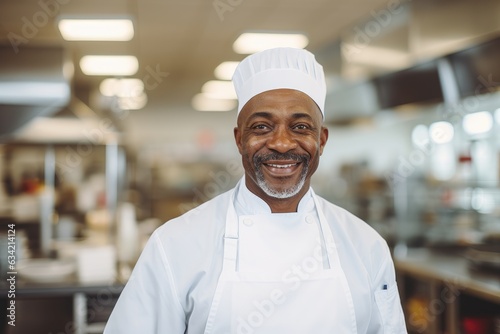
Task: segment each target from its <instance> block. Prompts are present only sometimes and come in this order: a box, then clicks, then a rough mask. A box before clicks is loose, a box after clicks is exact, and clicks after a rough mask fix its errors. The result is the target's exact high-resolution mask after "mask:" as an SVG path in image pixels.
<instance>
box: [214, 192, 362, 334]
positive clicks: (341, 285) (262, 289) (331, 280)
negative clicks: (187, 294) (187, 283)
mask: <svg viewBox="0 0 500 334" xmlns="http://www.w3.org/2000/svg"><path fill="white" fill-rule="evenodd" d="M235 194H236V191H234V192H233V194H232V196H230V203H229V208H228V212H227V216H226V227H225V235H224V259H223V267H222V273H221V275H220V277H219V281H218V284H217V288H216V291H215V295H214V298H213V301H212V305H211V308H210V312H209V316H208V320H207V324H206V327H205V331H204V333H205V334H229V333H231V334H250V333H255V334H271V333H272V334H280V333H286V334H293V333H297V334H298V333H300V334H303V333H315V334H323V333H325V334H326V333H352V334H355V333H357V330H356V317H355V313H354V305H353V299H352V296H351V292H350V289H349V286H348V283H347V279H346V276H345V274H344V271H343V270H342V267H341V265H340V261H339V256H338V253H337V249H336V246H335V242H334V239H333V235H332V232H331V229H330V227H329V226H328V223H327V222H326V219H325V217H324V215H323V213H322V212H321V209H320V206H319V205H318V200H317V198H316V195H315V194H314V193H312V197H313V199H314V205H315V208H316V211H317V217H319V226H320V229H319V230H320V231H318V229H317V231H318V233H317V236H316V240H317V241H318V245H321V246H322V247H321V246H320V247H319V251H315V252H314V253H315V254H311V252H310V251H308V252H306V253H304V254H303V255H300V259H302V260H301V261H299V262H298V263H296V264H294V265H292V266H291V267H290V268H289V270H285V271H284V270H282V269H281V270H280V269H278V270H272V269H271V270H267V269H266V270H265V271H257V272H255V271H251V272H245V270H244V269H243V270H242V271H240V270H239V268H248V267H249V266H247V265H246V263H244V261H247V260H245V259H248V258H249V257H248V256H245V257H243V258H242V256H240V255H241V254H243V253H245V254H247V255H248V254H257V253H258V252H259V251H261V247H259V246H258V245H259V243H261V242H262V240H260V238H259V237H258V234H257V235H252V234H248V233H247V234H245V236H243V235H244V234H243V233H239V226H243V225H242V224H245V225H249V222H250V223H251V222H252V221H256V222H259V224H271V223H274V224H276V223H278V224H279V223H283V224H287V221H282V222H280V221H279V220H286V219H289V217H288V216H286V215H285V216H281V215H280V214H275V215H271V214H259V215H252V216H241V217H238V216H237V214H236V211H235V208H234V196H235ZM294 218H295V219H301V220H302V221H305V222H307V223H312V220H313V219H312V216H311V215H310V214H297V215H296V216H294ZM288 223H289V222H288ZM243 227H244V226H243ZM240 234H241V235H240ZM272 237H273V238H274V239H275V240H276V244H279V247H283V248H284V249H287V248H288V249H294V250H299V251H300V249H301V244H294V245H286V244H285V245H284V244H283V242H282V241H281V239H280V235H275V236H272ZM241 245H246V247H247V249H240V248H239V247H240V246H241ZM249 245H252V246H249ZM323 254H326V259H325V258H323V257H322V255H323ZM266 256H267V255H266V254H258V256H256V257H257V258H259V259H265V257H266ZM250 267H251V266H250ZM264 267H265V264H264ZM270 268H272V267H270Z"/></svg>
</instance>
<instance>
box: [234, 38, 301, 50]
mask: <svg viewBox="0 0 500 334" xmlns="http://www.w3.org/2000/svg"><path fill="white" fill-rule="evenodd" d="M307 44H309V40H308V38H307V37H306V36H305V35H303V34H292V33H243V34H241V35H240V36H239V37H238V38H237V39H236V41H235V42H234V43H233V50H234V51H235V52H236V53H239V54H251V53H255V52H259V51H262V50H266V49H270V48H275V47H292V48H299V49H302V48H305V47H306V46H307Z"/></svg>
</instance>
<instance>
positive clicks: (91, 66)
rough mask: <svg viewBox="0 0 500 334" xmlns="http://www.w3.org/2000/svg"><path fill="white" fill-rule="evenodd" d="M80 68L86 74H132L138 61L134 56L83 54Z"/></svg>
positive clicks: (136, 67) (137, 67)
mask: <svg viewBox="0 0 500 334" xmlns="http://www.w3.org/2000/svg"><path fill="white" fill-rule="evenodd" d="M80 68H81V69H82V71H83V73H85V74H87V75H133V74H135V73H136V72H137V70H138V69H139V62H138V61H137V58H136V57H134V56H84V57H83V58H82V59H81V60H80Z"/></svg>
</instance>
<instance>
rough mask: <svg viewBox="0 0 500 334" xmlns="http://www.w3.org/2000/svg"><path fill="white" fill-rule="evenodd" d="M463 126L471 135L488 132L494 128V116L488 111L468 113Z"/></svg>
mask: <svg viewBox="0 0 500 334" xmlns="http://www.w3.org/2000/svg"><path fill="white" fill-rule="evenodd" d="M462 126H463V128H464V131H465V132H466V133H468V134H469V135H479V134H482V133H486V132H488V131H490V130H491V128H493V116H491V114H490V113H489V112H487V111H480V112H475V113H472V114H468V115H465V116H464V118H463V120H462Z"/></svg>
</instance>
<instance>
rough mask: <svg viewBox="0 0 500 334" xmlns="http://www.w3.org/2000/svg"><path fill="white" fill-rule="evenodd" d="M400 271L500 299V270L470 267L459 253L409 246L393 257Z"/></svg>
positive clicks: (495, 299) (493, 298)
mask: <svg viewBox="0 0 500 334" xmlns="http://www.w3.org/2000/svg"><path fill="white" fill-rule="evenodd" d="M394 264H395V266H396V270H397V271H398V272H400V273H407V274H410V275H412V276H416V277H420V278H422V279H429V280H435V281H441V282H443V283H446V284H451V285H454V286H455V287H457V288H458V289H460V290H462V291H465V292H467V293H469V294H471V295H475V296H477V297H480V298H483V299H486V300H489V301H492V302H495V303H500V274H498V273H495V272H491V271H480V270H475V269H472V268H470V266H469V262H468V261H467V259H465V258H464V257H462V256H460V255H459V254H456V255H447V254H444V253H441V252H435V251H431V250H428V249H410V250H409V251H408V253H407V255H406V256H404V257H395V258H394Z"/></svg>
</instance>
